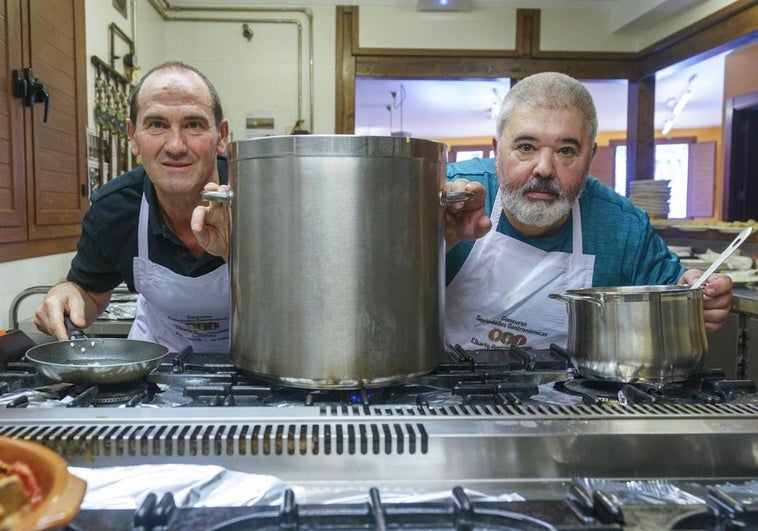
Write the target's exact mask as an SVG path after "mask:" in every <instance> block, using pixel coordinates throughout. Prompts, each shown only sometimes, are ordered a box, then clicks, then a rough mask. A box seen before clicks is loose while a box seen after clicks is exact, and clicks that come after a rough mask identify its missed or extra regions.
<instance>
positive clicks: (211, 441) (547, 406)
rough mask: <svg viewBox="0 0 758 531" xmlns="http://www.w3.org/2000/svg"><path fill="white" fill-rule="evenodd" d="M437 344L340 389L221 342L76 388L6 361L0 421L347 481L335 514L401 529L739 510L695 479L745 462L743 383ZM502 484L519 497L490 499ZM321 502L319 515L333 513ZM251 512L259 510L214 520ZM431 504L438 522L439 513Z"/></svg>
mask: <svg viewBox="0 0 758 531" xmlns="http://www.w3.org/2000/svg"><path fill="white" fill-rule="evenodd" d="M448 354H449V359H448V361H447V362H445V363H443V364H441V365H440V366H439V367H438V368H437V369H436V370H434V371H432V372H431V373H429V374H427V375H425V376H423V377H420V378H417V379H415V380H414V381H412V382H408V383H406V384H401V385H394V386H389V387H386V388H378V389H356V390H339V391H333V390H329V391H326V390H316V389H295V388H287V387H283V386H281V385H278V384H276V383H272V382H269V381H266V380H265V379H262V378H259V377H257V376H253V375H250V374H247V373H245V372H244V371H240V370H239V369H237V368H236V367H234V365H232V364H231V362H230V359H229V357H228V356H225V355H220V354H217V355H210V354H201V353H191V352H190V353H184V354H181V355H173V356H169V358H167V361H166V362H165V363H163V364H161V365H160V366H159V367H158V368H157V369H156V370H155V371H153V373H151V374H150V375H149V376H148V377H147V378H146V379H145V380H141V381H139V382H136V383H134V384H129V385H125V386H100V387H88V388H81V387H76V386H70V385H66V384H53V385H51V384H50V382H47V381H44V380H42V379H41V377H40V376H39V375H38V374H36V373H35V371H34V369H33V367H31V366H29V365H28V364H25V363H23V362H15V363H10V364H8V366H7V367H6V370H5V371H4V372H3V373H2V374H0V386H1V387H0V389H2V393H3V394H2V395H0V405H4V406H9V407H7V408H6V410H5V413H4V415H3V416H2V418H0V435H4V436H10V437H18V438H23V439H27V440H33V441H36V442H39V443H41V444H44V445H45V446H48V447H50V448H52V449H53V450H55V451H57V452H59V453H60V454H62V455H63V456H64V457H65V458H66V459H67V460H68V461H69V464H70V465H71V466H73V467H82V468H87V469H99V468H103V469H108V470H111V467H112V469H113V470H115V471H117V470H120V469H126V468H129V467H134V466H161V465H165V464H175V465H179V466H190V465H191V466H197V465H213V466H220V467H224V468H225V469H228V470H234V471H240V472H245V473H254V474H264V475H269V476H273V477H278V478H282V479H283V480H285V481H287V482H289V483H290V484H297V485H304V486H307V487H308V488H311V489H317V490H319V491H320V492H324V491H327V492H331V493H345V492H351V493H354V492H355V489H362V490H361V492H362V493H363V499H364V502H361V503H350V504H348V505H349V507H345V508H344V511H345V512H346V513H347V514H348V515H349V517H350V518H356V519H357V520H353V523H347V521H346V523H345V526H344V528H345V529H358V528H366V527H368V528H371V527H372V526H373V527H374V528H380V529H381V528H387V529H392V528H398V527H400V524H398V523H397V522H399V520H396V518H398V517H399V516H398V515H401V514H404V515H408V514H411V515H413V514H416V516H410V518H411V524H408V525H406V527H404V528H409V529H413V528H414V527H413V525H415V526H416V527H415V528H417V529H421V528H426V529H428V528H430V527H431V528H441V529H444V528H446V527H449V528H454V523H455V522H458V523H459V524H460V525H459V528H461V527H462V528H471V529H485V528H490V529H504V528H510V529H552V528H556V529H566V530H567V529H595V530H597V529H645V528H647V529H650V528H651V527H645V526H642V527H633V526H632V524H631V523H633V522H636V521H639V519H640V518H643V517H644V518H648V517H652V516H653V515H654V514H659V513H660V514H661V518H668V519H669V521H671V519H672V518H674V519H675V518H680V517H681V518H690V517H691V518H694V520H687V525H690V524H691V523H693V522H695V523H697V525H700V523H702V522H705V524H704V525H705V526H706V527H697V526H695V525H693V526H692V527H688V528H693V529H700V528H702V529H716V528H718V527H717V526H718V525H722V524H723V523H724V522H726V521H727V520H726V519H728V518H731V519H734V521H741V520H740V518H742V519H744V518H746V517H745V516H744V514H742V515H741V516H734V515H732V512H734V513H735V514H737V513H738V512H739V511H740V510H742V509H740V508H739V507H744V506H746V505H745V504H739V503H738V504H737V505H735V506H734V508H733V509H726V508H724V507H722V506H720V505H719V503H718V502H717V500H722V501H723V500H728V497H725V496H722V495H720V494H718V495H713V496H711V497H710V498H709V496H710V493H708V492H707V488H708V487H709V486H711V485H714V484H715V485H725V484H727V483H729V484H743V483H746V482H751V481H755V480H756V479H757V478H758V454H757V453H756V452H755V441H756V439H757V438H758V395H757V394H756V391H755V384H754V383H753V382H750V381H742V380H737V381H735V380H727V379H725V378H724V377H723V373H721V372H719V371H706V372H704V373H702V374H700V375H697V377H695V378H693V379H692V380H691V381H688V382H681V383H677V384H676V385H653V384H645V383H636V384H634V385H632V384H620V385H619V384H611V383H609V382H601V383H598V382H596V381H591V380H588V379H585V378H582V377H581V375H578V374H576V373H575V371H574V370H573V368H572V366H571V363H570V361H569V358H568V357H567V355H566V353H565V351H563V350H562V349H560V348H557V347H556V348H551V349H547V350H539V351H537V350H530V349H519V348H510V349H503V350H493V351H465V350H462V349H460V348H451V349H450V351H449V353H448ZM114 473H115V472H114ZM577 478H594V480H603V481H611V482H613V481H632V480H634V481H652V482H661V481H663V482H671V481H676V482H685V483H691V484H693V485H699V486H700V488H702V489H705V490H704V491H703V492H706V494H705V495H703V496H704V497H703V498H702V499H703V500H705V501H704V503H702V504H700V505H699V506H695V505H697V504H695V505H693V506H692V507H689V508H687V509H681V508H679V509H678V510H677V511H679V512H670V511H669V512H667V513H666V511H663V510H661V509H655V508H650V507H644V506H643V508H642V509H639V510H637V509H635V508H634V507H631V506H628V507H626V508H624V509H623V510H620V509H619V507H617V505H618V504H617V503H616V502H614V501H613V496H611V495H610V494H607V493H606V494H603V492H605V490H607V489H608V488H610V487H609V486H608V485H605V486H604V487H603V488H602V489H600V488H591V487H587V486H586V485H584V486H583V487H582V488H583V489H584V490H585V491H586V492H585V493H584V494H582V492H583V491H582V488H579V487H578V486H576V485H575V484H574V483H575V481H576V479H577ZM586 481H591V479H586ZM656 484H658V483H656ZM677 484H678V483H677ZM456 487H461V488H463V489H464V491H465V493H466V495H467V496H469V498H470V499H468V500H467V499H466V496H461V495H460V492H458V491H457V490H455V489H456ZM585 487H586V488H585ZM372 489H376V491H373V490H372ZM595 491H598V492H595ZM390 492H393V493H394V492H405V493H413V494H414V495H422V496H423V495H425V494H429V493H439V492H446V495H445V496H443V497H442V498H440V499H435V501H433V502H428V501H423V502H421V503H420V504H416V506H415V507H411V506H407V505H402V504H399V505H398V506H395V504H394V501H392V499H391V498H389V497H388V493H390ZM506 492H517V493H519V494H521V495H522V497H523V501H522V502H521V504H515V505H513V503H515V502H510V501H504V500H503V499H501V498H500V496H502V494H503V493H506ZM472 493H475V494H481V495H482V496H484V498H479V497H477V496H476V495H474V494H472ZM701 493H702V492H701ZM159 494H160V495H161V496H162V495H163V494H164V493H159ZM615 495H616V496H618V494H615ZM472 496H473V497H472ZM159 498H160V496H159ZM388 500H390V501H388ZM567 500H572V501H567ZM322 501H323V499H320V498H319V497H318V496H315V497H314V496H312V495H311V496H309V497H305V498H301V497H300V496H299V495H298V498H297V499H296V500H295V499H290V500H286V499H285V500H282V502H281V504H280V505H279V506H267V507H265V508H263V507H260V508H257V507H256V508H250V507H247V508H245V507H224V508H221V507H215V508H210V507H209V508H202V507H194V508H192V509H190V508H187V507H184V506H182V507H179V508H176V509H174V510H171V511H170V512H171V514H172V515H173V516H172V517H171V522H172V523H170V524H168V527H166V528H167V529H183V528H184V529H187V528H194V527H197V526H200V527H203V528H209V529H210V528H214V526H219V527H218V528H219V529H244V528H251V527H261V528H266V527H277V528H278V527H281V526H285V527H287V526H289V527H290V528H298V527H297V526H298V525H301V526H302V527H301V528H304V529H333V527H331V526H330V525H327V524H325V523H324V522H327V521H328V520H324V519H321V520H319V518H321V517H320V516H319V515H320V514H321V515H323V514H327V513H326V512H325V511H327V509H328V510H329V511H331V510H332V509H335V510H343V509H342V508H340V507H336V505H340V504H339V503H337V504H335V503H333V502H332V503H329V504H328V507H327V506H324V505H322V504H321V503H320V502H322ZM743 501H744V500H743ZM161 503H163V504H164V505H165V506H164V505H162V504H161ZM489 504H494V505H489ZM170 505H171V504H170V503H169V501H165V502H161V499H158V500H154V502H153V506H152V508H150V507H148V508H146V509H144V510H143V511H141V513H148V514H149V513H151V511H157V512H158V515H159V517H164V516H165V513H166V512H167V509H166V507H167V506H168V507H170ZM727 505H728V504H727ZM748 505H749V504H748ZM730 511H732V512H730ZM137 513H139V511H135V510H128V511H127V510H103V511H99V510H94V509H85V510H83V511H81V513H80V515H79V516H78V517H77V520H76V521H75V524H76V523H78V525H80V527H79V529H83V530H84V529H100V528H102V527H99V524H98V522H100V519H104V518H108V519H111V518H113V520H108V521H113V522H120V524H118V525H116V524H113V525H111V526H110V527H111V528H113V529H131V528H132V527H133V526H135V524H134V519H135V518H137ZM664 513H666V514H664ZM328 514H330V516H328V517H327V516H324V517H323V518H330V519H331V521H332V522H335V521H338V520H339V519H341V518H343V516H339V515H335V514H332V513H328ZM161 515H164V516H161ZM251 515H252V516H255V517H256V518H260V519H261V520H260V522H261V523H260V526H259V525H258V524H257V523H256V524H251V523H250V522H245V523H239V524H234V525H235V526H237V527H235V526H231V527H229V526H226V524H224V526H222V522H226V521H227V520H229V519H231V518H235V517H236V518H249V517H250V516H251ZM472 515H473V516H472ZM619 515H622V516H623V518H622V516H619ZM644 515H647V516H644ZM443 517H444V518H447V519H451V520H448V521H452V522H453V524H448V523H442V520H439V521H438V520H437V518H443ZM344 518H347V517H344ZM472 518H473V520H472ZM529 518H535V519H536V522H533V521H532V520H530V519H529ZM619 518H621V519H619ZM277 519H278V520H277ZM103 521H105V520H103ZM339 521H342V520H339ZM367 521H371V522H375V523H374V524H366V523H365V522H367ZM515 521H518V522H519V523H520V524H523V525H526V527H523V526H522V527H517V526H516V525H515V524H513V522H515ZM272 522H276V523H272ZM282 522H284V523H282ZM293 522H294V523H293ZM297 522H300V523H299V524H298V523H297ZM355 522H358V523H355ZM381 522H384V523H385V524H386V525H385V526H384V527H382V526H381V525H379V523H381ZM468 522H473V523H471V524H469V523H468ZM621 522H627V523H626V524H624V523H621ZM714 522H715V524H714ZM306 523H307V525H306ZM321 524H323V525H321ZM463 524H465V525H463ZM506 524H507V525H506ZM511 524H513V525H511ZM711 524H714V525H716V527H714V526H713V525H711ZM230 525H231V524H230ZM319 525H321V527H318V526H319ZM508 525H511V527H508ZM709 525H711V526H710V527H707V526H709ZM724 525H725V524H724ZM729 525H732V524H729ZM172 526H173V527H172ZM351 526H352V527H351ZM361 526H364V527H361ZM467 526H468V527H467ZM529 526H531V527H529ZM551 526H552V527H551ZM142 527H145V528H150V526H142ZM653 528H656V526H654V527H653ZM722 528H723V527H722ZM726 528H728V526H727V527H726ZM73 529H76V527H74V528H73Z"/></svg>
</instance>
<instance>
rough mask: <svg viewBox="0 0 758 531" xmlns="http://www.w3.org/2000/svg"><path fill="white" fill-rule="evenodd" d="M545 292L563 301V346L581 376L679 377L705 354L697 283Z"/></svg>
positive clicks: (697, 366)
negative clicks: (565, 310)
mask: <svg viewBox="0 0 758 531" xmlns="http://www.w3.org/2000/svg"><path fill="white" fill-rule="evenodd" d="M550 296H551V297H552V298H555V299H560V300H562V301H564V302H566V303H567V306H568V313H569V330H568V344H567V350H568V353H569V356H571V359H572V361H573V362H574V364H575V365H576V367H577V369H578V370H579V372H580V373H582V374H583V375H585V376H594V377H600V378H605V379H611V380H617V381H624V382H629V381H635V380H646V381H652V382H663V383H667V382H674V381H679V380H685V379H687V377H688V376H690V375H692V373H694V372H696V371H697V370H699V369H700V368H701V366H702V363H703V361H704V357H705V356H706V355H707V353H708V339H707V337H706V331H705V321H704V318H703V293H702V289H700V288H697V289H692V288H690V287H687V286H629V287H610V288H588V289H576V290H569V291H568V292H567V293H562V294H551V295H550Z"/></svg>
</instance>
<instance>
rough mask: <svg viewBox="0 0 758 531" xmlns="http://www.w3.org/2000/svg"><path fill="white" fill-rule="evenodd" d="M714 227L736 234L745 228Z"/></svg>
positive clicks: (726, 232)
mask: <svg viewBox="0 0 758 531" xmlns="http://www.w3.org/2000/svg"><path fill="white" fill-rule="evenodd" d="M716 229H717V230H718V231H719V232H723V233H725V234H737V233H740V232H742V231H743V230H745V227H716Z"/></svg>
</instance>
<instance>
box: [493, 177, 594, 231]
mask: <svg viewBox="0 0 758 531" xmlns="http://www.w3.org/2000/svg"><path fill="white" fill-rule="evenodd" d="M586 180H587V174H585V175H584V177H583V178H582V180H581V181H580V182H579V184H578V185H577V187H576V188H575V189H571V190H563V189H562V188H560V187H559V186H558V185H556V184H555V181H554V180H553V179H549V178H546V177H534V178H533V179H530V180H529V181H528V182H527V183H526V184H524V185H523V186H521V187H520V188H516V187H514V186H511V185H509V184H507V183H504V184H503V185H502V188H501V190H502V194H501V196H502V203H503V208H504V209H506V210H508V211H510V212H511V213H512V214H513V215H514V216H515V217H516V219H517V220H518V221H519V222H520V223H523V224H524V225H531V226H534V227H551V226H553V225H555V224H556V223H558V222H559V221H561V220H562V219H564V218H566V217H568V215H569V212H571V206H572V205H573V204H574V201H576V200H577V199H578V198H579V196H581V195H582V190H584V183H585V182H586ZM535 190H540V191H542V192H548V193H550V194H553V195H554V196H555V199H553V200H552V201H545V200H541V199H537V200H533V199H529V198H528V197H527V196H526V194H527V193H529V192H532V191H535Z"/></svg>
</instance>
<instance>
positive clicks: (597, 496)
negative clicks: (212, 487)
mask: <svg viewBox="0 0 758 531" xmlns="http://www.w3.org/2000/svg"><path fill="white" fill-rule="evenodd" d="M557 494H558V495H557V496H555V497H549V498H545V499H542V498H535V499H528V500H524V501H492V500H491V499H480V498H478V497H476V496H475V495H474V496H472V495H470V494H469V493H467V492H466V491H465V490H464V489H463V488H461V487H460V486H458V487H454V488H453V489H452V491H451V493H450V495H449V496H447V497H444V498H441V499H437V500H434V501H412V500H406V501H400V502H387V501H384V500H383V499H382V495H381V493H380V491H379V489H377V488H371V489H370V490H369V491H368V496H367V499H366V501H365V502H356V503H309V504H298V503H297V501H296V499H295V494H294V492H293V491H292V490H290V489H288V490H287V491H285V493H284V496H283V497H282V501H281V502H280V503H279V504H278V505H263V506H253V507H205V506H202V507H177V506H176V504H175V502H174V497H173V494H172V493H171V492H165V493H163V494H162V496H161V497H160V498H158V496H157V495H156V494H155V493H150V494H148V495H147V496H146V497H145V499H144V500H143V502H142V504H141V505H140V507H139V508H138V509H137V510H136V511H127V510H94V509H85V510H81V511H79V513H78V514H77V516H76V518H75V519H74V521H73V522H72V523H71V524H69V525H68V526H67V527H66V529H67V530H70V531H78V530H90V529H104V528H106V527H107V528H110V529H142V530H150V529H155V530H157V529H160V530H163V531H174V530H180V529H181V530H184V529H210V530H214V531H236V530H245V531H246V530H248V529H271V530H275V529H276V530H281V529H309V530H330V531H331V530H335V529H341V530H356V531H357V530H365V529H404V530H421V529H423V530H429V529H439V530H442V529H456V530H461V529H466V530H471V531H474V530H491V531H494V530H506V529H507V530H512V531H514V530H515V531H518V530H530V531H538V530H545V529H552V530H560V531H569V530H570V531H601V530H602V531H624V530H629V531H631V530H640V529H645V530H647V529H671V530H673V529H687V530H689V531H714V530H717V529H719V530H723V529H755V528H756V526H757V525H758V483H756V482H755V481H737V482H730V483H719V484H711V483H699V482H693V481H669V480H629V481H624V480H615V479H595V478H581V477H580V478H574V479H573V480H572V482H571V484H570V485H568V486H567V489H566V491H565V494H564V495H563V497H561V496H560V493H557Z"/></svg>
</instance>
